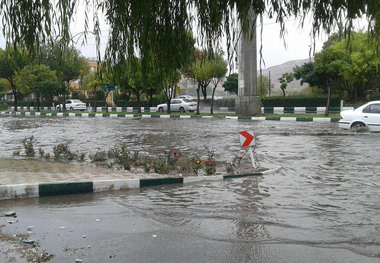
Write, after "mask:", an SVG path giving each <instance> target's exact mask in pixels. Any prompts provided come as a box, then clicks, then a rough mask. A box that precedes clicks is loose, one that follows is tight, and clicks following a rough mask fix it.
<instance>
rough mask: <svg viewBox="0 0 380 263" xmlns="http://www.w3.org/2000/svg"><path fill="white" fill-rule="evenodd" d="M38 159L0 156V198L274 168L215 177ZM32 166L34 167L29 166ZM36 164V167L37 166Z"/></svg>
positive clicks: (109, 188) (177, 181) (124, 187)
mask: <svg viewBox="0 0 380 263" xmlns="http://www.w3.org/2000/svg"><path fill="white" fill-rule="evenodd" d="M34 162H38V160H28V159H22V160H20V159H18V160H13V159H5V160H4V159H2V160H1V166H0V182H1V183H0V200H4V199H15V198H27V197H39V196H51V195H64V194H78V193H92V192H104V191H118V190H130V189H134V188H141V187H149V186H156V185H164V184H186V183H193V182H199V181H209V180H224V179H231V178H239V177H246V176H261V175H264V174H267V173H270V172H273V171H274V170H273V169H272V170H269V169H263V168H262V169H253V168H251V169H245V170H243V171H242V172H243V173H242V174H237V175H228V174H224V175H222V174H219V175H215V176H186V177H182V176H181V175H162V174H155V173H134V172H126V171H120V170H117V171H114V170H111V169H106V168H99V167H89V166H74V165H67V164H62V163H49V162H46V163H44V165H43V166H42V167H41V166H38V165H35V163H34ZM33 167H35V169H33ZM37 167H39V168H37Z"/></svg>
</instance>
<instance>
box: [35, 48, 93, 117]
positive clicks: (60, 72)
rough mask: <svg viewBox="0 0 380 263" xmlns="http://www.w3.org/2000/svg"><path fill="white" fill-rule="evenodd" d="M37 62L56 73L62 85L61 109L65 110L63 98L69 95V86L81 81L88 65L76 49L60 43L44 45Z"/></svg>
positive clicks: (87, 69)
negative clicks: (78, 80)
mask: <svg viewBox="0 0 380 263" xmlns="http://www.w3.org/2000/svg"><path fill="white" fill-rule="evenodd" d="M37 59H38V62H39V63H41V64H45V65H47V66H49V67H50V68H51V69H52V70H55V71H56V72H57V76H58V78H59V80H60V82H61V84H62V91H61V92H60V94H62V95H63V109H64V110H66V105H65V97H66V96H68V95H69V94H70V85H71V83H72V82H73V81H75V80H77V79H81V76H84V75H85V73H88V71H89V68H90V67H89V65H88V63H87V60H86V58H85V57H83V56H81V55H80V52H79V50H78V49H76V48H75V47H73V46H66V45H64V44H62V42H55V43H54V44H53V45H46V46H43V47H42V48H41V51H40V52H39V56H38V57H37Z"/></svg>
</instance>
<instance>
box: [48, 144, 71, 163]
mask: <svg viewBox="0 0 380 263" xmlns="http://www.w3.org/2000/svg"><path fill="white" fill-rule="evenodd" d="M53 154H54V160H56V161H60V160H69V161H72V160H74V159H75V158H76V154H75V153H72V152H71V151H70V149H69V147H68V146H67V144H63V143H61V144H58V145H57V146H54V148H53Z"/></svg>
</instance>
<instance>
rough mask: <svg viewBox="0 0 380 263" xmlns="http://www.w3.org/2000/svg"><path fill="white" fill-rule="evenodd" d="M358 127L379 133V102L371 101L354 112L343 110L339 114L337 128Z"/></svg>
mask: <svg viewBox="0 0 380 263" xmlns="http://www.w3.org/2000/svg"><path fill="white" fill-rule="evenodd" d="M360 127H368V129H369V130H370V131H377V132H380V100H377V101H371V102H368V103H367V104H364V105H363V106H360V107H359V108H357V109H355V110H345V111H342V112H341V113H340V120H339V128H342V129H354V128H360Z"/></svg>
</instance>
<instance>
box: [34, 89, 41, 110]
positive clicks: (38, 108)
mask: <svg viewBox="0 0 380 263" xmlns="http://www.w3.org/2000/svg"><path fill="white" fill-rule="evenodd" d="M34 95H35V96H36V104H37V111H38V112H39V111H40V96H39V94H38V92H35V93H34Z"/></svg>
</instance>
